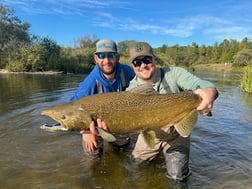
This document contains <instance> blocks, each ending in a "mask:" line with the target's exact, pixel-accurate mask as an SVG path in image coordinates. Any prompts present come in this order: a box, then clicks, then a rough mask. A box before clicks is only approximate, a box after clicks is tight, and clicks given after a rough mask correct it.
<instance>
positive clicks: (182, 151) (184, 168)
mask: <svg viewBox="0 0 252 189" xmlns="http://www.w3.org/2000/svg"><path fill="white" fill-rule="evenodd" d="M164 156H165V162H166V169H167V174H166V176H167V177H168V178H170V179H173V180H179V181H183V180H184V179H185V178H187V177H188V176H189V175H190V174H191V172H190V170H189V148H186V147H184V146H172V147H171V148H169V149H168V150H167V151H166V152H165V153H164Z"/></svg>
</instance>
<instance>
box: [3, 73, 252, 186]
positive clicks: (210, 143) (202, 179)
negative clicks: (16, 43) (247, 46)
mask: <svg viewBox="0 0 252 189" xmlns="http://www.w3.org/2000/svg"><path fill="white" fill-rule="evenodd" d="M195 74H196V75H198V76H200V77H202V78H204V79H208V80H210V81H212V82H213V83H215V84H216V86H217V87H218V89H219V91H220V96H219V98H218V99H217V100H216V102H215V105H214V109H213V117H204V116H200V117H199V121H198V123H197V125H196V128H195V129H194V130H193V132H192V135H191V139H192V142H191V154H190V168H191V171H192V175H191V176H190V177H189V179H188V180H187V181H186V182H185V183H174V182H171V181H169V180H168V179H167V178H166V177H165V171H166V170H165V166H164V161H163V160H164V159H163V157H162V156H160V157H159V158H157V159H156V160H154V161H153V162H152V163H150V164H149V165H143V166H141V167H137V166H136V165H134V164H132V162H131V161H130V158H129V156H130V152H131V150H132V149H133V146H134V144H133V143H131V145H130V146H129V147H128V148H125V149H117V150H116V149H114V148H112V147H111V146H110V145H108V144H106V145H105V149H104V154H103V156H102V158H101V159H100V160H99V161H98V162H96V163H95V166H92V163H91V162H88V161H87V160H86V159H85V158H84V156H83V151H82V145H81V135H80V134H79V133H78V132H73V131H72V132H47V131H44V130H41V129H40V125H42V124H44V123H53V121H52V120H51V119H50V118H49V117H46V116H42V115H40V112H41V110H43V109H44V108H46V107H49V106H52V105H56V104H61V103H64V102H68V101H69V99H70V97H71V96H72V95H73V93H74V90H75V89H76V87H77V86H78V84H79V82H80V81H81V80H82V79H83V78H84V76H83V75H32V74H0V88H1V92H0V146H1V150H0V157H1V158H0V167H1V171H0V188H4V189H5V188H7V189H8V188H15V189H28V188H34V189H37V188H39V189H40V188H52V189H58V188H71V189H72V188H74V189H75V188H76V189H77V188H82V189H93V188H95V189H96V188H98V189H132V188H134V189H140V188H141V189H153V188H155V189H164V188H168V189H169V188H180V189H182V188H183V189H189V188H190V189H191V188H192V189H194V188H195V189H202V188H206V189H210V188H211V189H225V188H229V189H230V188H231V189H248V188H251V187H252V95H249V94H246V93H243V92H241V91H240V90H239V88H238V86H239V79H240V74H239V73H222V72H196V73H195ZM132 141H133V142H134V138H133V140H132Z"/></svg>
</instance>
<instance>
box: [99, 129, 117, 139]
mask: <svg viewBox="0 0 252 189" xmlns="http://www.w3.org/2000/svg"><path fill="white" fill-rule="evenodd" d="M97 130H98V133H99V135H100V136H101V137H102V138H103V139H104V140H105V141H107V142H115V141H116V138H115V137H114V136H113V135H112V134H111V133H109V132H107V131H105V130H103V129H101V128H99V127H97Z"/></svg>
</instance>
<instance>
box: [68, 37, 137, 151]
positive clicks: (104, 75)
mask: <svg viewBox="0 0 252 189" xmlns="http://www.w3.org/2000/svg"><path fill="white" fill-rule="evenodd" d="M93 57H94V61H95V63H96V65H95V67H94V68H93V70H92V71H91V72H90V74H89V75H88V76H87V77H86V78H85V80H84V81H82V82H81V83H80V85H79V87H78V89H77V90H76V92H75V94H74V95H73V96H72V97H71V100H77V99H79V98H82V97H84V96H88V95H93V94H97V93H107V92H114V91H124V90H125V89H126V87H128V86H129V82H130V80H131V79H132V78H133V77H134V76H135V74H134V71H133V70H132V68H131V67H130V66H128V65H125V64H121V63H119V60H120V54H119V53H118V52H117V45H116V43H115V42H114V41H112V40H100V41H98V42H97V43H96V52H95V53H94V55H93ZM97 122H98V124H99V125H100V124H101V123H100V122H101V120H99V119H98V120H97ZM94 124H95V123H94V122H92V123H91V127H90V128H94ZM91 131H92V129H91ZM81 133H82V134H83V149H84V152H86V153H87V154H88V155H98V154H99V153H100V151H101V150H102V143H101V142H99V140H100V138H99V137H98V136H97V135H95V134H93V133H90V132H88V131H81ZM98 144H100V146H98Z"/></svg>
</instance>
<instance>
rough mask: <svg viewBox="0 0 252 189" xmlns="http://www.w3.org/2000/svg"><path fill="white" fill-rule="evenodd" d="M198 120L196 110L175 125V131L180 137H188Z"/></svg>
mask: <svg viewBox="0 0 252 189" xmlns="http://www.w3.org/2000/svg"><path fill="white" fill-rule="evenodd" d="M197 120H198V112H197V110H196V109H195V110H193V111H191V112H190V113H189V114H188V115H187V116H186V117H185V118H184V119H182V120H181V121H180V122H179V123H177V124H175V125H174V127H175V129H176V131H177V132H178V133H179V134H180V136H182V137H188V136H189V135H190V133H191V131H192V130H193V128H194V127H195V125H196V123H197Z"/></svg>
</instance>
